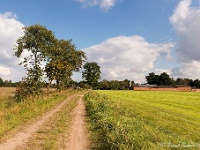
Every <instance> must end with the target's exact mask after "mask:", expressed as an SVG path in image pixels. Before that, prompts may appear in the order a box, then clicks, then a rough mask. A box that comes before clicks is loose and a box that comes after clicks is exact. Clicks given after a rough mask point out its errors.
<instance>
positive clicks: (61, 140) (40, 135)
mask: <svg viewBox="0 0 200 150" xmlns="http://www.w3.org/2000/svg"><path fill="white" fill-rule="evenodd" d="M78 98H79V97H77V96H76V97H75V98H73V99H72V100H70V101H69V103H67V104H66V105H65V106H64V107H63V108H62V109H61V110H60V111H59V112H57V113H56V114H55V115H53V116H52V117H51V118H50V119H49V121H47V122H46V123H45V124H44V125H43V126H42V127H41V128H40V129H39V130H38V131H37V133H36V134H35V135H34V136H33V137H32V138H31V140H30V141H29V142H28V143H27V145H26V148H25V149H27V150H35V149H66V141H67V140H68V131H69V126H70V123H71V120H72V115H70V112H72V110H73V109H74V108H75V106H76V105H77V100H78ZM23 149H24V148H23Z"/></svg>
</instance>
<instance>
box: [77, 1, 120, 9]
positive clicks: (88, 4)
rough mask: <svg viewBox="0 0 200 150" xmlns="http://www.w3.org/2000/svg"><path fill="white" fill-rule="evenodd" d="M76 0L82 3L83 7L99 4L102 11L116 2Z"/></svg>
mask: <svg viewBox="0 0 200 150" xmlns="http://www.w3.org/2000/svg"><path fill="white" fill-rule="evenodd" d="M77 1H78V2H80V3H82V4H83V7H92V6H99V7H100V8H101V9H103V10H104V11H108V10H109V9H110V8H112V7H113V6H114V5H115V4H116V3H117V0H77Z"/></svg>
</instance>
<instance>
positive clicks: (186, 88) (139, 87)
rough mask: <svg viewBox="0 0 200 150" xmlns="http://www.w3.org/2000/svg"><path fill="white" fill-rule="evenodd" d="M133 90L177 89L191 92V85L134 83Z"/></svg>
mask: <svg viewBox="0 0 200 150" xmlns="http://www.w3.org/2000/svg"><path fill="white" fill-rule="evenodd" d="M133 90H135V91H179V92H191V91H192V87H191V86H184V85H180V86H157V85H136V86H134V87H133Z"/></svg>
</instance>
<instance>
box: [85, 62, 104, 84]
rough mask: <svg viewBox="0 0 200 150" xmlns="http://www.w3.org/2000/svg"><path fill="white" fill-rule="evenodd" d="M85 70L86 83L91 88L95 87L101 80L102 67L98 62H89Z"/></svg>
mask: <svg viewBox="0 0 200 150" xmlns="http://www.w3.org/2000/svg"><path fill="white" fill-rule="evenodd" d="M83 68H84V69H85V70H84V71H83V73H82V78H83V79H85V80H86V83H87V84H88V85H90V86H91V87H94V86H95V85H96V84H97V83H98V80H99V79H100V74H101V70H100V66H99V65H98V64H97V63H96V62H87V63H86V64H85V65H84V66H83Z"/></svg>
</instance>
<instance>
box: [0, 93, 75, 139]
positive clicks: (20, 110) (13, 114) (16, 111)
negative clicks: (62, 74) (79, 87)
mask: <svg viewBox="0 0 200 150" xmlns="http://www.w3.org/2000/svg"><path fill="white" fill-rule="evenodd" d="M76 92H77V91H73V90H67V91H64V92H62V93H59V94H58V93H54V94H52V95H51V96H49V97H43V98H37V99H34V100H27V101H25V102H20V103H13V104H12V105H8V101H9V100H10V99H9V97H7V98H3V97H2V98H1V100H0V142H1V141H2V140H4V139H5V138H7V136H9V135H12V134H13V133H14V132H16V131H17V130H19V129H20V127H22V126H23V125H24V124H25V123H28V122H29V121H30V120H32V119H33V118H37V117H39V116H41V115H42V114H43V113H44V112H47V111H48V110H50V109H52V108H53V107H54V106H55V105H57V104H58V103H60V102H61V101H63V100H64V99H65V98H66V97H68V96H70V95H72V94H74V93H76Z"/></svg>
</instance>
